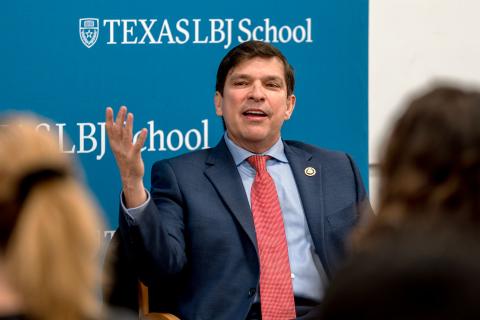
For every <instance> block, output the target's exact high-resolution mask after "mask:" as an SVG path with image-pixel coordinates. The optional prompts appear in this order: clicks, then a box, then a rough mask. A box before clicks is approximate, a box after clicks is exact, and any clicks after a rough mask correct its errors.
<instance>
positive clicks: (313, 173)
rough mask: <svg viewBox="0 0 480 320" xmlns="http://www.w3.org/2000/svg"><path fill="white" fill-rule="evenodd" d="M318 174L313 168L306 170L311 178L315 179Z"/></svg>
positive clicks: (306, 173)
mask: <svg viewBox="0 0 480 320" xmlns="http://www.w3.org/2000/svg"><path fill="white" fill-rule="evenodd" d="M316 173H317V170H315V168H313V167H306V168H305V175H306V176H309V177H313V176H314V175H315V174H316Z"/></svg>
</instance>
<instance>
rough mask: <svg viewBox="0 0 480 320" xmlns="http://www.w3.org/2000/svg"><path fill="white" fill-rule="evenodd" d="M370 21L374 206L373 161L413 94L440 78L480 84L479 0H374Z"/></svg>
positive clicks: (373, 194)
mask: <svg viewBox="0 0 480 320" xmlns="http://www.w3.org/2000/svg"><path fill="white" fill-rule="evenodd" d="M369 24H370V27H369V28H370V30H369V38H370V39H369V42H370V43H369V163H370V165H371V166H370V177H369V182H370V197H371V201H372V204H373V206H374V207H375V203H376V198H377V196H376V195H377V182H378V172H376V169H375V167H372V165H374V164H376V163H378V159H379V153H380V152H381V148H380V144H381V143H382V142H383V139H384V136H385V135H386V134H387V133H388V129H389V127H390V126H391V123H392V121H393V120H394V119H395V116H396V114H398V112H399V111H401V109H402V107H403V106H404V103H405V102H406V101H408V98H409V96H410V95H411V94H412V93H414V92H418V90H419V89H421V88H425V87H427V86H428V85H430V84H431V83H432V82H435V81H438V80H441V81H445V80H447V81H450V82H451V81H456V82H457V81H461V82H462V83H466V84H473V85H475V86H479V87H480V1H479V0H370V21H369ZM479 125H480V124H479Z"/></svg>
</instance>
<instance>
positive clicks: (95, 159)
mask: <svg viewBox="0 0 480 320" xmlns="http://www.w3.org/2000/svg"><path fill="white" fill-rule="evenodd" d="M0 6H1V8H2V10H1V11H0V30H1V31H0V34H1V38H0V48H1V50H0V57H1V59H0V75H1V77H0V110H1V111H6V110H19V111H32V112H35V113H38V114H40V115H41V116H43V117H47V118H49V119H51V120H52V121H53V124H51V125H47V124H42V123H40V124H39V125H40V128H41V129H43V130H55V131H56V132H58V139H59V142H60V145H61V148H62V151H63V152H68V153H72V154H75V155H76V156H77V157H78V158H79V159H80V162H81V164H82V166H83V169H84V172H85V177H86V180H87V183H88V185H89V187H90V188H91V189H92V190H93V193H94V195H95V196H96V198H97V199H98V201H99V203H100V205H101V206H102V208H103V211H104V213H105V217H106V221H107V228H108V229H109V230H113V229H115V228H116V226H117V215H118V202H119V192H120V190H121V185H120V178H119V174H118V172H117V168H116V164H115V161H114V158H113V156H112V153H111V151H110V149H109V145H108V139H107V137H106V132H105V124H104V120H105V119H104V116H105V108H106V107H107V106H111V107H113V108H114V110H115V111H117V110H118V108H119V107H120V106H121V105H126V106H127V107H128V109H129V111H131V112H133V113H134V115H135V123H134V126H135V127H134V131H135V132H138V131H139V130H140V129H141V128H143V127H145V128H147V129H148V137H147V141H146V143H145V146H146V148H145V150H144V151H143V158H144V160H145V167H146V176H145V183H146V186H147V187H149V176H150V173H149V170H150V167H151V165H152V164H153V162H154V161H156V160H159V159H162V158H166V157H172V156H175V155H179V154H182V153H185V152H189V151H193V150H198V149H204V148H209V147H212V146H214V145H216V144H217V142H218V141H219V140H220V138H221V137H222V134H223V126H222V121H221V119H220V118H218V117H217V116H216V115H215V109H214V104H213V97H214V94H215V76H216V71H217V67H218V64H219V62H220V60H221V59H222V57H223V56H224V55H225V54H226V53H227V52H228V50H230V49H231V48H233V47H234V46H236V45H237V44H239V43H241V42H244V41H248V40H252V39H256V40H263V41H267V42H270V43H273V44H274V45H275V46H277V47H278V48H279V49H280V50H282V52H283V53H284V54H285V55H286V57H287V58H288V59H289V61H290V63H291V64H292V65H293V67H294V69H295V74H296V89H295V95H296V97H297V104H296V109H295V112H294V114H293V117H292V118H291V119H290V120H289V121H288V122H286V124H285V126H284V129H283V132H282V136H283V138H285V139H295V140H302V141H304V142H308V143H312V144H315V145H318V146H322V147H325V148H329V149H336V150H343V151H346V152H348V153H350V154H351V155H352V156H353V158H354V159H355V161H356V163H357V164H358V166H359V167H360V170H361V173H362V177H363V179H364V180H365V183H366V182H367V180H368V159H367V158H368V122H367V121H368V0H356V1H351V0H335V1H329V0H316V1H255V0H245V1H242V2H229V1H220V0H212V1H206V2H200V1H189V0H184V1H173V2H172V1H169V2H165V1H153V0H149V1H128V0H100V1H99V0H82V1H48V0H47V1H22V0H19V1H8V2H4V3H2V4H1V5H0ZM52 126H53V127H54V128H52ZM67 137H68V139H69V142H68V139H67Z"/></svg>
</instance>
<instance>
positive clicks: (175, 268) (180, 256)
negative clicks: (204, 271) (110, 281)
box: [119, 160, 187, 285]
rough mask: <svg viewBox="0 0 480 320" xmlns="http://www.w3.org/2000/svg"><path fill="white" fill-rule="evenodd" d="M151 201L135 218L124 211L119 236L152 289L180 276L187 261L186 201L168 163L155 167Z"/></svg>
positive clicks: (127, 252)
mask: <svg viewBox="0 0 480 320" xmlns="http://www.w3.org/2000/svg"><path fill="white" fill-rule="evenodd" d="M151 185H152V187H151V191H150V195H151V201H150V202H149V203H148V205H147V206H146V207H145V208H144V210H142V211H141V212H138V213H137V214H135V216H134V217H132V216H130V215H128V214H127V213H126V212H125V211H124V210H123V208H122V207H120V215H119V220H120V221H119V232H120V236H121V237H122V238H123V241H124V242H125V244H126V254H127V256H128V258H129V260H131V261H132V260H133V261H134V262H135V265H136V266H137V268H138V270H137V271H138V275H139V277H140V279H141V280H142V281H143V282H144V283H146V284H147V285H149V284H150V283H152V282H155V281H157V280H158V279H161V278H168V277H171V276H173V275H175V274H178V273H180V272H181V271H182V269H183V268H184V266H185V264H186V261H187V258H186V254H185V239H184V219H183V217H184V208H183V205H182V203H183V199H182V195H181V191H180V187H179V184H178V181H177V179H176V176H175V173H174V171H173V169H172V167H171V165H170V164H169V162H168V160H164V161H160V162H157V163H155V165H154V166H153V167H152V183H151Z"/></svg>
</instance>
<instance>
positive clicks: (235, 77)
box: [230, 73, 284, 83]
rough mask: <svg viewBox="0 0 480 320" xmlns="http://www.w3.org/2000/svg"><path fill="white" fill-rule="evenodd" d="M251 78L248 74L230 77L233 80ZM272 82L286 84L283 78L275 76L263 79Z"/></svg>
mask: <svg viewBox="0 0 480 320" xmlns="http://www.w3.org/2000/svg"><path fill="white" fill-rule="evenodd" d="M251 78H252V76H250V75H248V74H246V73H240V74H236V75H232V76H231V77H230V79H231V80H236V79H251ZM270 80H275V81H280V82H282V83H284V81H283V77H279V76H275V75H269V76H265V77H262V81H270Z"/></svg>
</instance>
